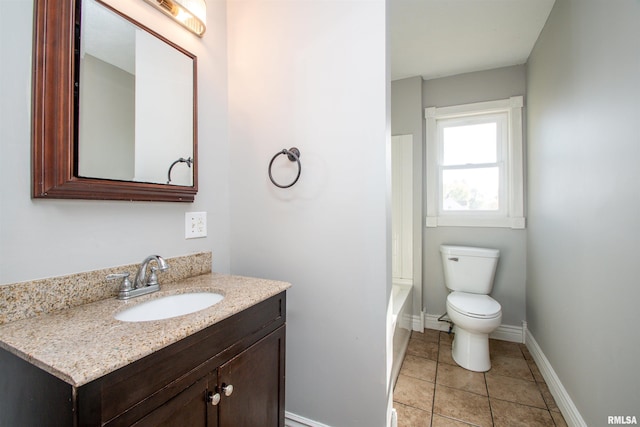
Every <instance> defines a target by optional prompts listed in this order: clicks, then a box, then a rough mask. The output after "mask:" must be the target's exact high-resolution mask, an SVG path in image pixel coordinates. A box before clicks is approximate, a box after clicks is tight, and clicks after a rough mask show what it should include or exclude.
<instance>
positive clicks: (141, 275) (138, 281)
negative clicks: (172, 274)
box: [133, 255, 169, 289]
mask: <svg viewBox="0 0 640 427" xmlns="http://www.w3.org/2000/svg"><path fill="white" fill-rule="evenodd" d="M153 260H156V262H157V263H158V268H159V269H160V271H167V270H168V269H169V264H167V261H165V260H164V258H162V257H161V256H160V255H149V256H148V257H146V258H145V259H144V261H142V264H140V267H139V268H138V272H137V273H136V278H135V279H134V280H133V287H134V288H135V289H140V288H144V287H146V286H153V285H158V276H156V271H157V269H156V268H154V267H151V274H150V275H149V280H146V278H147V266H148V265H149V263H150V262H151V261H153Z"/></svg>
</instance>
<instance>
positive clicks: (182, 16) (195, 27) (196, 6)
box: [145, 0, 207, 37]
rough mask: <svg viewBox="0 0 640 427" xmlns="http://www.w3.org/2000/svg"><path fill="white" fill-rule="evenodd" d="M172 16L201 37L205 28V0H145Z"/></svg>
mask: <svg viewBox="0 0 640 427" xmlns="http://www.w3.org/2000/svg"><path fill="white" fill-rule="evenodd" d="M145 1H146V2H147V3H150V4H152V5H153V6H155V7H156V8H158V9H160V10H161V11H162V12H163V13H165V14H166V15H168V16H170V17H172V18H173V19H174V20H175V21H176V22H178V23H179V24H180V25H182V26H183V27H185V28H186V29H188V30H189V31H191V32H193V33H195V34H196V35H198V36H200V37H202V35H203V34H204V32H205V30H206V29H207V26H206V22H207V5H206V4H205V0H145Z"/></svg>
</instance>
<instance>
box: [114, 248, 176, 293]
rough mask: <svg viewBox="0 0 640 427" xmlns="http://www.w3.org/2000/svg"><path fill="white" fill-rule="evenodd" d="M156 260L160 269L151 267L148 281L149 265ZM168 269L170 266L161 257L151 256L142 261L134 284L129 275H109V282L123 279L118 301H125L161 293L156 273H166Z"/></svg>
mask: <svg viewBox="0 0 640 427" xmlns="http://www.w3.org/2000/svg"><path fill="white" fill-rule="evenodd" d="M154 260H155V261H156V263H157V264H158V267H151V274H149V278H148V279H147V268H148V266H149V263H150V262H151V261H154ZM168 269H169V264H167V261H165V260H164V258H162V257H161V256H160V255H149V256H148V257H146V258H145V259H144V261H142V264H140V267H138V272H137V273H136V277H135V279H133V284H132V283H131V282H130V281H129V273H115V274H109V275H108V276H107V280H114V279H122V284H121V285H120V292H119V293H118V299H122V300H125V299H129V298H134V297H138V296H140V295H146V294H150V293H152V292H156V291H159V290H160V284H159V283H158V276H157V274H156V271H158V270H160V271H166V270H168Z"/></svg>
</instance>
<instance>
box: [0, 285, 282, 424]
mask: <svg viewBox="0 0 640 427" xmlns="http://www.w3.org/2000/svg"><path fill="white" fill-rule="evenodd" d="M285 312H286V294H285V292H282V293H280V294H278V295H276V296H273V297H271V298H269V299H267V300H265V301H263V302H261V303H258V304H256V305H254V306H252V307H250V308H248V309H246V310H244V311H242V312H240V313H237V314H235V315H233V316H231V317H229V318H227V319H225V320H222V321H220V322H218V323H216V324H214V325H212V326H210V327H208V328H206V329H204V330H202V331H199V332H196V333H194V334H192V335H190V336H188V337H187V338H184V339H182V340H180V341H178V342H176V343H174V344H171V345H169V346H167V347H165V348H163V349H161V350H159V351H156V352H155V353H153V354H150V355H149V356H146V357H144V358H142V359H140V360H138V361H135V362H133V363H131V364H129V365H127V366H125V367H123V368H120V369H118V370H116V371H114V372H112V373H109V374H107V375H105V376H103V377H101V378H98V379H96V380H94V381H92V382H90V383H88V384H85V385H83V386H81V387H78V388H77V389H75V388H73V387H72V386H70V385H68V384H67V387H64V385H62V384H66V383H64V382H63V381H62V380H59V379H57V378H54V377H52V376H51V375H50V374H48V373H45V372H44V371H41V370H40V369H39V368H36V367H35V366H33V365H30V366H31V368H28V369H27V370H29V371H33V370H38V371H40V372H39V373H38V375H36V377H42V379H43V381H42V382H38V383H37V384H33V383H32V384H30V385H29V388H28V389H27V390H26V393H27V394H29V393H31V394H32V395H33V396H31V397H29V396H26V400H25V399H24V398H25V396H23V399H22V400H21V401H20V402H17V401H16V402H15V404H16V405H22V406H23V407H24V406H25V405H26V406H29V405H32V407H30V408H29V407H27V408H26V410H23V411H21V413H23V414H24V416H23V415H20V414H17V413H16V414H14V415H13V418H9V419H8V420H10V421H13V422H14V423H15V424H14V425H21V426H22V425H24V426H27V425H38V426H47V425H51V426H66V425H69V426H75V425H78V426H109V427H116V426H154V427H157V426H190V427H197V426H207V427H212V426H214V427H245V426H246V427H256V426H260V427H271V426H273V427H284V368H285V317H286V314H285ZM0 353H2V354H0V363H4V361H5V360H4V359H5V358H7V357H9V359H10V360H13V359H17V358H16V357H15V356H13V355H10V354H9V353H8V352H4V351H0ZM14 361H15V360H14ZM19 364H21V365H25V364H26V365H29V364H28V363H27V362H24V361H21V363H20V362H19ZM24 367H25V366H23V368H24ZM16 375H22V374H16ZM32 377H33V375H32ZM52 378H54V381H52ZM14 379H15V380H17V381H21V380H20V378H19V377H17V376H16V378H14ZM45 380H46V381H45ZM0 382H2V380H0ZM49 383H53V384H49ZM60 383H62V384H60ZM0 385H2V384H0ZM29 390H31V391H29ZM231 390H232V391H231ZM225 392H226V393H225ZM0 393H2V396H0V397H2V398H3V399H4V398H5V397H6V396H5V394H4V392H3V391H2V390H0ZM49 393H56V394H57V395H56V396H54V397H53V399H52V401H58V402H63V403H64V402H65V401H69V403H68V404H59V405H49V406H50V407H47V408H43V407H42V406H40V405H39V404H38V402H37V401H38V400H39V399H38V398H37V396H41V397H42V396H48V395H49ZM218 396H219V401H218ZM58 397H59V398H58ZM43 410H44V411H45V413H44V414H43V413H42V412H43ZM35 411H37V412H38V413H39V415H38V417H39V418H38V420H37V421H35V420H32V419H30V418H29V413H31V412H35ZM2 418H3V417H2V416H0V425H2V424H3V422H2ZM4 421H7V419H4ZM43 421H46V422H43ZM34 422H35V424H34ZM8 425H11V424H8Z"/></svg>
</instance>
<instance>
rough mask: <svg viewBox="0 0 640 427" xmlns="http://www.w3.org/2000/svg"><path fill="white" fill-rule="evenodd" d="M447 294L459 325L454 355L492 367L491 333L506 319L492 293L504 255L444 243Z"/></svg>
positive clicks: (476, 367) (475, 367) (466, 364)
mask: <svg viewBox="0 0 640 427" xmlns="http://www.w3.org/2000/svg"><path fill="white" fill-rule="evenodd" d="M440 255H441V256H442V265H443V267H444V280H445V285H446V286H447V288H448V289H449V290H450V291H451V293H450V294H449V295H448V296H447V315H448V316H449V319H450V320H451V321H452V322H453V324H454V325H455V330H454V332H455V337H454V339H453V346H452V356H453V360H455V362H456V363H457V364H458V365H460V366H462V367H463V368H465V369H468V370H470V371H476V372H485V371H488V370H489V369H491V360H490V359H489V334H490V333H491V332H493V331H494V330H495V329H496V328H497V327H498V326H500V322H501V321H502V307H500V303H498V301H496V300H494V299H493V298H491V297H490V296H489V293H490V292H491V288H492V287H493V278H494V276H495V272H496V266H497V264H498V258H499V257H500V251H499V250H497V249H486V248H475V247H469V246H450V245H442V246H440Z"/></svg>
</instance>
